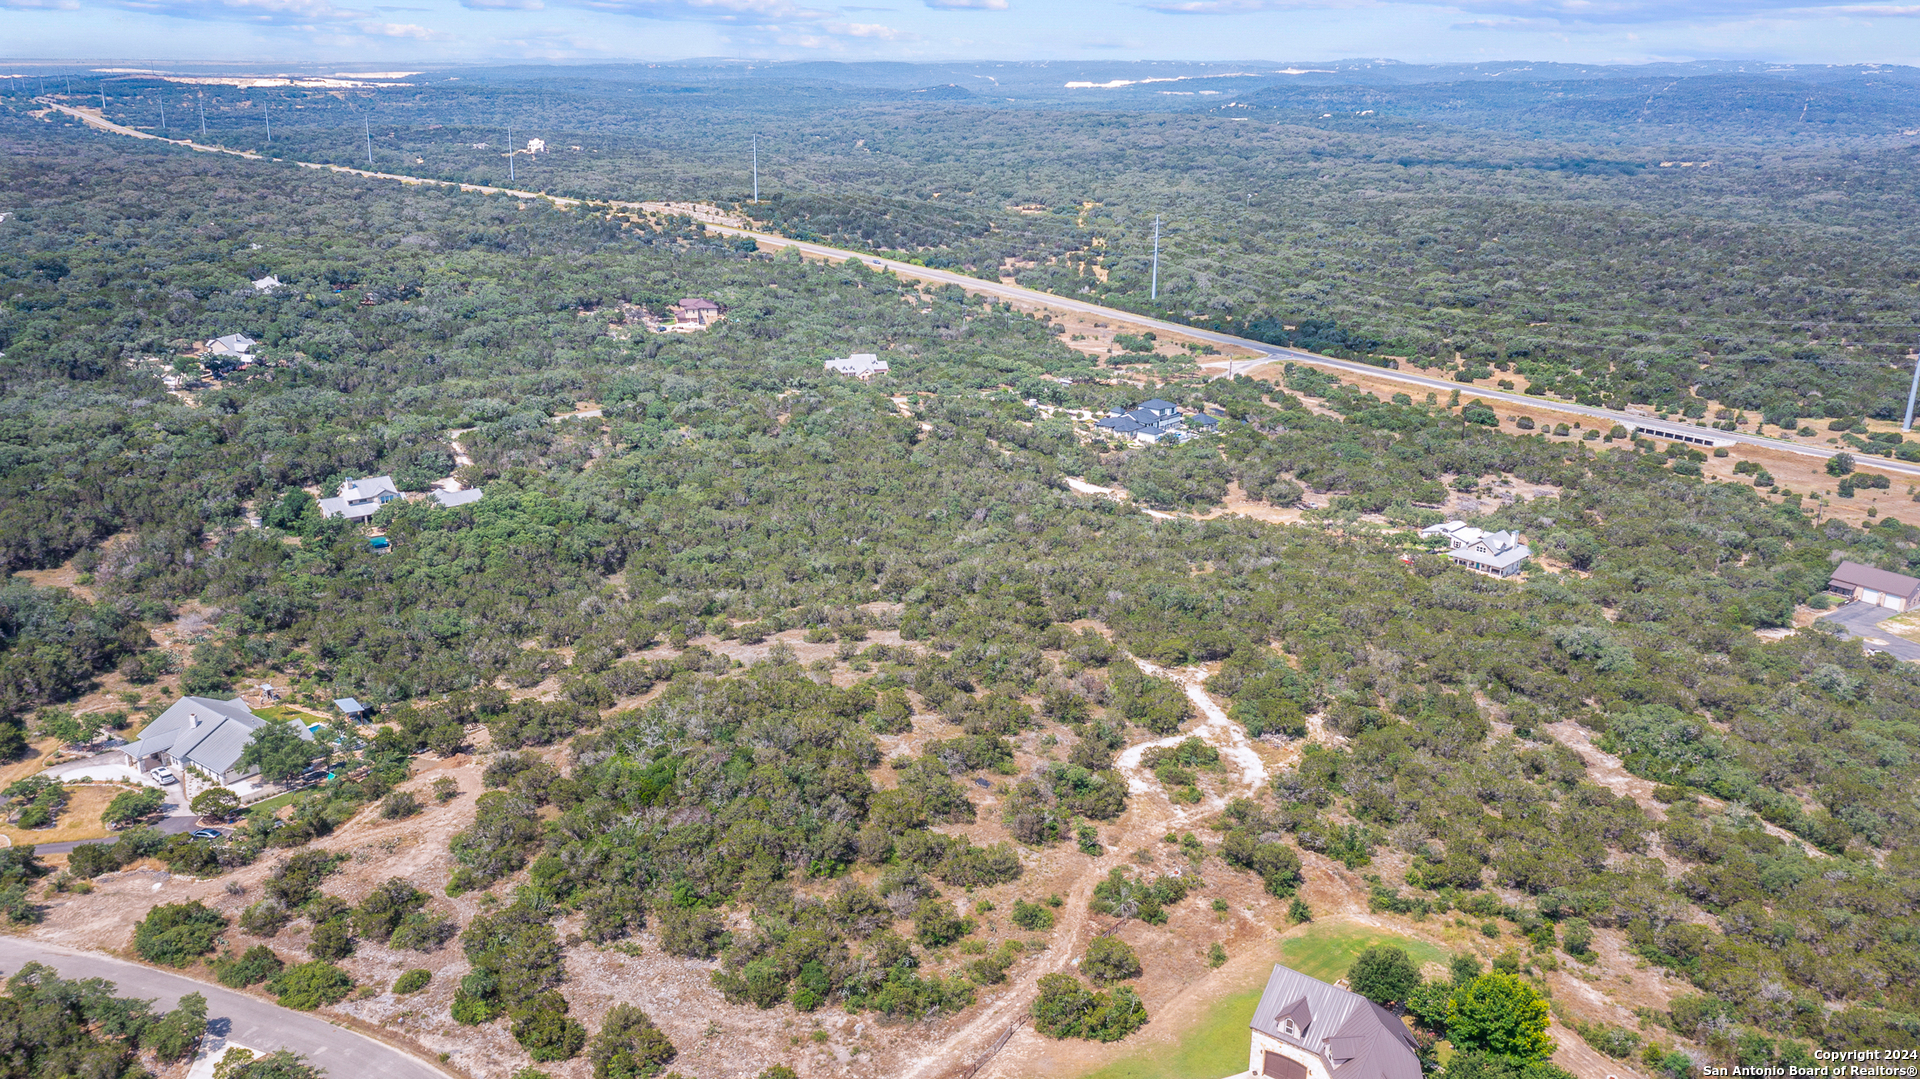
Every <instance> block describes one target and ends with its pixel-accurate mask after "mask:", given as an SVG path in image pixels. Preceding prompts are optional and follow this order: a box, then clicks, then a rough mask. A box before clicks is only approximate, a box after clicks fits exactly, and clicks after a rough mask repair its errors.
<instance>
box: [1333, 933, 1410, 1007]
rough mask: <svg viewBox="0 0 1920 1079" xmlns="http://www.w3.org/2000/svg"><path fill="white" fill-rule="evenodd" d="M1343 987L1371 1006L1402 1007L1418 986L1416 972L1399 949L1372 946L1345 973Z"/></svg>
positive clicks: (1384, 945) (1386, 946)
mask: <svg viewBox="0 0 1920 1079" xmlns="http://www.w3.org/2000/svg"><path fill="white" fill-rule="evenodd" d="M1347 984H1348V985H1349V986H1350V987H1352V989H1353V991H1354V992H1356V993H1358V994H1360V995H1361V996H1363V997H1366V998H1367V999H1368V1000H1371V1001H1373V1002H1374V1003H1375V1004H1402V1003H1405V1002H1406V1000H1407V998H1408V997H1409V996H1410V995H1411V994H1412V993H1413V991H1414V989H1415V988H1416V987H1418V986H1419V984H1420V968H1419V967H1417V966H1415V965H1414V963H1413V959H1412V957H1411V956H1409V955H1407V953H1406V951H1405V950H1404V949H1402V948H1396V947H1394V946H1393V945H1391V944H1375V945H1373V946H1372V947H1370V948H1368V949H1367V950H1366V951H1364V952H1361V953H1360V958H1358V959H1356V960H1354V962H1353V966H1352V968H1351V969H1349V970H1348V971H1347Z"/></svg>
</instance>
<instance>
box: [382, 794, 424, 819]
mask: <svg viewBox="0 0 1920 1079" xmlns="http://www.w3.org/2000/svg"><path fill="white" fill-rule="evenodd" d="M418 812H420V799H418V798H416V797H414V796H413V793H412V792H411V791H393V792H391V793H389V794H388V795H387V796H386V797H385V798H383V799H381V801H380V817H381V819H382V820H405V819H406V818H408V817H411V816H413V815H414V814H415V813H418Z"/></svg>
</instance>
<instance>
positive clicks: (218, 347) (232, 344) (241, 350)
mask: <svg viewBox="0 0 1920 1079" xmlns="http://www.w3.org/2000/svg"><path fill="white" fill-rule="evenodd" d="M259 343H260V342H258V341H255V340H254V339H253V338H251V337H248V336H247V335H246V334H244V333H230V334H226V335H225V336H222V337H216V338H214V339H213V340H211V341H208V342H207V354H208V355H210V356H215V357H219V356H226V357H230V358H232V359H236V360H251V359H253V355H252V353H251V352H250V351H249V350H250V349H252V348H253V346H255V345H257V344H259Z"/></svg>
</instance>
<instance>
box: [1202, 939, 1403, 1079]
mask: <svg viewBox="0 0 1920 1079" xmlns="http://www.w3.org/2000/svg"><path fill="white" fill-rule="evenodd" d="M1250 1025H1251V1026H1252V1028H1253V1038H1252V1041H1253V1044H1252V1048H1251V1049H1250V1051H1249V1053H1248V1058H1247V1070H1246V1071H1245V1072H1243V1073H1242V1074H1241V1075H1239V1076H1235V1077H1234V1079H1420V1077H1421V1070H1420V1057H1419V1054H1418V1053H1417V1052H1416V1046H1417V1044H1418V1043H1417V1042H1415V1041H1414V1037H1413V1032H1412V1031H1410V1030H1408V1029H1407V1026H1406V1024H1405V1023H1402V1022H1401V1021H1400V1019H1399V1017H1398V1016H1396V1015H1394V1014H1393V1013H1392V1012H1390V1011H1388V1010H1386V1009H1385V1008H1382V1007H1381V1006H1380V1005H1378V1004H1375V1003H1374V1002H1373V1001H1371V1000H1368V999H1367V998H1366V997H1363V996H1361V995H1360V994H1358V993H1355V992H1351V991H1349V990H1346V989H1342V988H1340V987H1339V986H1335V985H1328V984H1327V983H1326V982H1323V981H1321V980H1320V979H1318V978H1309V977H1308V976H1306V975H1305V974H1302V973H1300V972H1299V971H1297V970H1293V969H1291V968H1289V967H1283V966H1279V965H1277V964H1276V965H1275V966H1274V968H1273V974H1272V976H1271V977H1269V978H1268V979H1267V989H1266V992H1264V993H1262V994H1261V995H1260V1003H1259V1005H1258V1006H1257V1007H1255V1008H1254V1010H1253V1022H1252V1024H1250Z"/></svg>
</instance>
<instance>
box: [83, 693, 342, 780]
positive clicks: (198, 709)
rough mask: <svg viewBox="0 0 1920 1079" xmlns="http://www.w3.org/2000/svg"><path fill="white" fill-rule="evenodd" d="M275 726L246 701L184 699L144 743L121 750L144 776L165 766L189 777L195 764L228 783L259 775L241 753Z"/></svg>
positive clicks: (293, 726)
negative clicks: (263, 731)
mask: <svg viewBox="0 0 1920 1079" xmlns="http://www.w3.org/2000/svg"><path fill="white" fill-rule="evenodd" d="M271 722H273V721H272V720H267V719H261V718H260V717H259V716H256V715H254V714H253V709H251V708H249V707H247V705H246V702H244V701H241V700H231V701H216V700H214V699H213V698H211V697H182V698H180V699H179V700H178V701H175V702H174V704H173V707H171V708H168V709H167V710H166V711H164V712H162V713H160V715H159V717H158V718H156V719H155V720H154V721H153V722H152V723H149V724H147V726H146V728H145V729H143V730H142V731H141V732H140V737H139V738H138V739H136V740H134V741H132V742H129V743H127V744H126V745H124V746H121V747H120V752H122V753H124V754H126V755H127V763H128V764H129V765H131V766H132V767H134V768H136V769H138V770H139V771H141V772H151V771H153V770H154V769H155V768H158V767H160V766H162V765H165V766H166V767H168V768H170V769H172V770H173V771H174V772H175V773H176V774H180V775H184V774H186V770H187V767H188V766H189V765H191V766H192V767H194V768H197V769H199V770H200V771H202V772H205V773H206V774H208V775H211V776H213V777H215V779H216V780H217V781H218V782H219V783H221V784H223V785H224V784H228V783H233V782H235V781H238V780H242V779H245V778H247V777H248V776H251V775H256V774H258V773H259V771H260V770H259V769H258V768H251V769H249V768H243V767H242V766H241V764H240V755H241V753H243V752H245V750H246V748H247V743H249V742H251V741H253V736H254V734H255V732H257V731H259V730H261V729H262V728H264V727H265V726H266V725H267V724H268V723H271ZM286 725H287V729H288V730H291V731H293V732H294V733H296V734H298V735H299V736H300V737H301V738H302V739H303V740H305V741H308V742H311V741H313V734H312V732H310V731H308V730H307V728H306V726H305V725H304V724H301V723H298V722H295V721H293V720H287V721H286ZM314 755H315V756H319V753H318V752H316V753H315V754H314Z"/></svg>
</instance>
